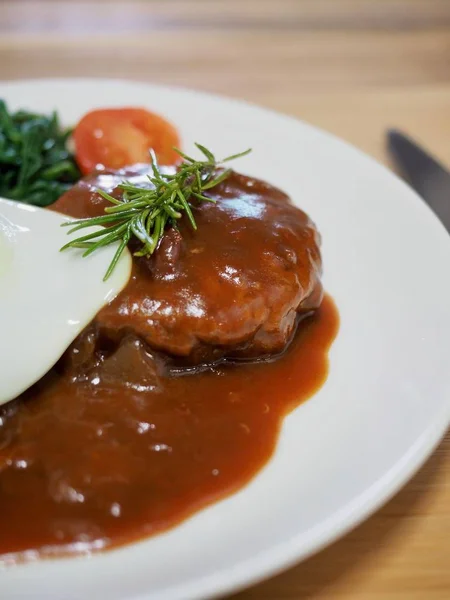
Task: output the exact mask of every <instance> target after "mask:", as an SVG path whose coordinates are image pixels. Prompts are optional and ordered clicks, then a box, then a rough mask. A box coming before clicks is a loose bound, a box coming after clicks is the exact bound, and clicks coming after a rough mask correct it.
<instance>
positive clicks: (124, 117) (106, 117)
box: [73, 108, 180, 174]
mask: <svg viewBox="0 0 450 600" xmlns="http://www.w3.org/2000/svg"><path fill="white" fill-rule="evenodd" d="M73 138H74V142H75V156H76V160H77V163H78V166H79V167H80V169H81V171H82V172H83V173H84V174H87V173H90V172H91V171H93V170H94V169H95V168H97V167H99V166H100V167H105V168H110V169H120V168H122V167H126V166H128V165H133V164H135V163H148V162H150V155H149V149H150V148H153V150H154V151H155V153H156V157H157V158H158V161H159V163H160V164H162V165H172V164H176V163H178V162H180V157H179V155H178V154H177V153H176V152H175V151H174V150H173V146H177V147H178V146H179V144H180V140H179V137H178V133H177V131H176V129H175V128H174V127H173V125H171V124H170V123H169V122H168V121H166V120H165V119H163V118H162V117H160V116H159V115H156V114H154V113H151V112H149V111H148V110H145V109H143V108H104V109H98V110H93V111H91V112H89V113H87V114H86V115H85V116H84V117H83V118H82V119H81V121H80V122H79V123H78V125H77V126H76V128H75V131H74V133H73Z"/></svg>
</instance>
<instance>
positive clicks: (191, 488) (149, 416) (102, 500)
mask: <svg viewBox="0 0 450 600" xmlns="http://www.w3.org/2000/svg"><path fill="white" fill-rule="evenodd" d="M337 329H338V315H337V311H336V308H335V306H334V303H333V301H332V300H331V299H330V297H328V296H325V299H324V301H323V303H322V305H321V307H320V308H319V310H318V311H317V313H316V314H315V315H314V316H312V317H309V318H308V319H306V320H304V321H303V322H302V323H301V324H300V326H299V329H298V331H297V334H296V336H295V338H294V340H293V342H292V343H291V345H290V346H289V348H288V350H287V351H286V352H285V353H284V354H283V355H282V356H281V357H279V358H278V359H276V360H273V361H272V362H260V363H240V364H223V365H221V366H216V367H210V368H209V369H207V370H206V371H202V372H196V373H190V374H183V375H178V376H170V377H166V378H164V380H163V385H162V389H160V390H158V391H153V392H152V391H150V392H136V391H134V390H125V391H124V389H123V388H122V389H120V390H117V391H116V392H114V391H111V389H108V390H104V389H102V387H101V386H95V385H88V386H86V385H79V384H77V383H73V382H71V381H70V378H69V377H61V376H59V375H57V374H54V373H53V374H52V373H51V374H50V375H48V376H47V377H46V378H45V379H44V380H43V381H42V382H41V384H40V385H39V386H37V387H35V388H33V389H32V390H31V391H30V392H29V393H28V395H27V397H25V398H21V399H18V400H16V401H14V402H13V403H10V404H9V405H6V406H4V407H2V408H1V409H0V532H1V533H0V563H1V562H2V560H3V561H6V562H14V561H17V560H23V559H24V558H25V559H26V558H31V557H37V556H52V555H55V554H56V555H58V554H67V553H71V552H83V551H87V550H93V549H100V548H105V547H110V546H117V545H120V544H124V543H127V542H131V541H133V540H136V539H138V538H142V537H145V536H148V535H152V534H154V533H157V532H160V531H162V530H165V529H168V528H170V527H172V526H174V525H176V524H177V523H179V522H180V521H181V520H183V519H185V518H186V517H188V516H189V515H191V514H192V513H194V512H195V511H197V510H199V509H201V508H203V507H205V506H206V505H208V504H210V503H212V502H215V501H217V500H219V499H221V498H223V497H225V496H226V495H228V494H231V493H233V492H235V491H236V490H238V489H239V488H240V487H242V486H243V485H244V484H246V483H247V482H248V481H249V480H250V479H251V478H252V477H253V476H254V475H255V474H256V473H257V472H258V471H259V470H260V469H261V468H262V467H263V466H264V465H265V464H266V462H267V461H268V460H269V459H270V457H271V455H272V453H273V451H274V449H275V445H276V440H277V436H278V433H279V429H280V425H281V423H282V420H283V417H284V416H285V415H286V413H288V412H289V411H291V410H292V409H293V408H295V407H296V406H298V405H299V404H300V403H301V402H302V401H304V400H306V399H307V398H309V397H310V396H311V395H312V394H314V392H315V391H317V390H318V389H319V388H320V386H321V385H322V384H323V383H324V381H325V379H326V376H327V371H328V350H329V347H330V345H331V343H332V341H333V339H334V337H335V335H336V333H337Z"/></svg>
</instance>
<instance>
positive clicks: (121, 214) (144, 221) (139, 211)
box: [61, 144, 250, 280]
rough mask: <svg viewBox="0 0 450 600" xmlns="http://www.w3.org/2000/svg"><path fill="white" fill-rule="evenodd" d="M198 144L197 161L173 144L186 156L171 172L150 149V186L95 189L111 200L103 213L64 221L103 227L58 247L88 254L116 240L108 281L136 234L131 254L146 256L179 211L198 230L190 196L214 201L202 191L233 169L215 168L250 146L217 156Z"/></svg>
mask: <svg viewBox="0 0 450 600" xmlns="http://www.w3.org/2000/svg"><path fill="white" fill-rule="evenodd" d="M196 146H197V148H198V149H199V150H200V151H201V152H202V154H203V155H204V156H205V158H206V160H195V159H194V158H191V157H190V156H187V155H186V154H184V153H183V152H181V150H178V149H177V148H175V150H176V151H177V152H178V154H179V155H180V156H181V157H182V158H183V159H184V163H182V164H181V165H180V166H179V167H178V170H177V172H176V173H175V174H173V175H169V174H166V173H162V172H161V171H160V169H159V167H158V163H157V161H156V156H155V154H154V152H152V151H151V152H150V154H151V158H152V170H153V176H149V180H150V183H151V184H152V187H151V188H150V189H148V188H142V187H139V186H136V185H133V184H131V183H129V182H127V181H124V182H122V183H121V184H120V185H119V186H118V188H119V189H120V190H121V191H122V196H121V198H120V199H117V198H114V197H113V196H111V195H110V194H107V193H106V192H103V191H102V190H98V193H99V194H100V195H101V196H102V197H103V198H104V199H105V200H108V202H110V203H111V204H112V206H109V207H107V208H105V214H104V215H102V216H100V217H92V218H87V219H79V220H78V221H71V222H67V223H63V226H70V227H71V229H70V231H69V232H68V233H69V234H71V233H74V232H75V231H79V230H80V229H84V228H85V227H93V226H98V225H101V226H103V228H102V229H100V230H97V231H94V232H93V233H88V234H87V235H84V236H81V237H79V238H77V239H75V240H72V241H70V242H69V243H68V244H66V245H65V246H63V248H61V250H65V249H66V248H86V251H85V252H84V254H83V256H88V255H89V254H91V253H92V252H95V251H96V250H97V249H99V248H101V247H103V246H107V245H109V244H113V243H115V242H119V246H118V248H117V251H116V253H115V255H114V258H113V260H112V262H111V264H110V266H109V268H108V270H107V271H106V274H105V277H104V279H105V280H106V279H108V277H109V276H110V275H111V273H112V272H113V270H114V268H115V266H116V264H117V262H118V260H119V258H120V256H121V254H122V252H123V251H124V249H125V247H126V246H127V244H128V243H129V241H130V240H131V239H132V238H136V239H137V240H138V241H139V242H140V243H141V244H142V247H141V248H140V249H139V250H137V251H136V252H135V253H134V255H135V256H149V255H151V254H153V252H154V251H155V250H156V248H157V247H158V243H159V241H160V239H161V238H162V237H163V235H164V230H165V228H166V227H167V226H168V225H171V226H172V227H176V226H177V221H178V219H181V217H182V216H183V213H185V214H186V216H187V217H188V219H189V221H190V223H191V226H192V227H193V229H197V224H196V222H195V218H194V213H193V210H195V204H194V205H193V204H192V202H191V201H192V200H197V201H202V202H215V200H213V199H212V198H209V197H208V196H205V195H204V192H207V191H208V190H210V189H211V188H213V187H214V186H216V185H218V184H219V183H221V182H222V181H224V180H225V179H226V178H227V177H228V175H229V174H230V173H231V169H225V170H223V171H218V170H217V169H218V167H220V166H221V165H222V164H223V163H225V162H228V161H230V160H234V159H235V158H240V157H241V156H245V155H246V154H248V153H249V152H250V150H246V151H245V152H241V153H240V154H234V155H233V156H229V157H227V158H224V159H223V160H219V161H216V158H215V157H214V155H213V154H212V152H211V151H210V150H208V149H207V148H205V147H204V146H201V145H200V144H196Z"/></svg>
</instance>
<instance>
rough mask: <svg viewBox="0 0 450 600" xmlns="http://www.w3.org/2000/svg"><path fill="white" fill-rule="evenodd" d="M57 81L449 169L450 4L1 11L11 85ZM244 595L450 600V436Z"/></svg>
mask: <svg viewBox="0 0 450 600" xmlns="http://www.w3.org/2000/svg"><path fill="white" fill-rule="evenodd" d="M50 76H51V77H54V76H56V77H68V76H92V77H122V78H129V79H139V80H144V81H149V82H161V83H170V84H177V85H183V86H189V87H195V88H198V89H201V90H208V91H213V92H219V93H225V94H227V95H229V96H235V97H240V98H244V99H246V100H249V101H253V102H257V103H259V104H262V105H265V106H268V107H270V108H273V109H276V110H279V111H282V112H286V113H289V114H291V115H295V116H297V117H300V118H302V119H304V120H306V121H309V122H311V123H314V124H316V125H318V126H320V127H323V128H325V129H327V130H329V131H332V132H333V133H335V134H338V135H340V136H341V137H343V138H345V139H347V140H348V141H350V142H352V143H354V144H356V145H357V146H359V147H360V148H362V149H363V150H365V151H366V152H368V153H369V154H371V155H373V156H374V157H376V158H377V159H379V160H380V161H382V162H384V163H386V164H389V161H388V158H387V156H386V153H385V141H384V135H385V131H386V128H387V127H389V126H397V127H401V128H403V129H405V130H406V131H408V132H409V133H410V134H411V135H414V136H415V137H416V138H418V139H419V140H421V141H422V142H423V143H424V144H425V145H426V146H428V147H429V148H430V149H431V150H432V151H433V152H434V153H435V154H436V155H437V156H439V157H440V158H441V160H442V161H444V162H445V163H447V164H448V165H450V143H449V140H450V0H271V1H268V0H164V1H163V0H148V1H143V0H142V1H133V0H131V1H128V2H125V1H120V2H115V1H106V0H103V1H100V0H98V1H91V2H75V1H69V0H59V1H57V0H54V1H40V0H33V1H31V0H26V1H25V0H1V2H0V79H21V78H29V77H33V78H36V77H50ZM449 201H450V199H449ZM443 275H444V276H446V275H445V274H443ZM233 598H234V599H235V600H238V599H239V600H250V599H252V600H278V599H279V600H294V599H306V598H308V599H313V600H319V599H320V600H324V599H326V600H335V599H336V600H340V599H346V600H347V599H348V600H448V599H449V598H450V437H449V436H447V438H446V439H445V440H444V441H443V442H442V444H441V445H440V447H439V448H438V450H437V451H436V452H435V454H434V455H433V456H432V458H431V459H430V460H429V461H428V462H427V464H426V465H425V466H424V467H423V468H422V469H421V471H420V472H419V473H418V474H417V475H416V476H415V478H414V479H413V480H412V481H411V482H410V483H409V484H408V485H407V486H406V487H405V488H404V489H403V490H402V491H401V492H400V493H399V494H397V496H396V497H395V498H394V499H393V500H391V501H390V502H389V503H388V504H387V505H386V506H385V507H384V508H383V509H381V510H380V511H379V512H378V513H376V514H375V515H374V516H372V517H371V518H370V519H369V520H368V521H366V522H365V523H364V524H363V525H361V526H359V527H358V528H356V529H355V530H354V531H353V532H352V533H350V534H349V535H347V536H346V537H345V538H344V539H342V540H340V541H339V542H337V543H335V544H334V545H333V546H331V547H329V548H328V549H326V550H324V551H322V552H321V553H319V554H317V555H316V556H314V557H312V558H310V559H309V560H307V561H306V562H304V563H302V564H301V565H299V566H297V567H295V568H293V569H291V570H289V571H288V572H285V573H283V574H281V575H278V576H277V577H275V578H273V579H271V580H269V581H266V582H264V583H261V584H259V585H257V586H256V587H253V588H250V589H248V590H245V591H243V592H240V593H239V594H237V595H235V596H233ZM5 600H6V599H5Z"/></svg>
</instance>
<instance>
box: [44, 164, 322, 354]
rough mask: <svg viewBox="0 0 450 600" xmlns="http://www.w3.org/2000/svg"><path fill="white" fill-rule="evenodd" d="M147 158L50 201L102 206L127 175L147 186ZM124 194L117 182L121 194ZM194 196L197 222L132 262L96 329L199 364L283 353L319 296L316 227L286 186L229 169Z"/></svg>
mask: <svg viewBox="0 0 450 600" xmlns="http://www.w3.org/2000/svg"><path fill="white" fill-rule="evenodd" d="M147 173H149V166H148V165H138V166H135V167H132V168H128V169H125V170H120V171H116V172H100V173H97V174H94V175H91V176H89V177H87V178H85V179H84V180H82V181H80V182H79V183H78V184H77V185H76V186H74V187H73V188H72V189H71V190H69V191H68V192H67V193H66V194H64V195H63V196H62V197H61V198H60V199H59V200H58V201H57V202H56V203H55V204H54V205H53V206H52V208H53V209H54V210H56V211H59V212H62V213H65V214H67V215H70V216H72V217H76V218H82V217H93V216H99V215H101V214H103V211H104V208H105V207H106V206H108V205H109V203H108V202H107V201H106V200H104V199H103V198H101V196H99V194H97V193H96V191H95V190H96V189H97V188H100V189H103V190H105V191H108V192H112V191H113V190H114V189H115V188H116V186H117V185H118V184H119V183H120V182H121V181H123V180H124V179H127V180H129V181H130V182H132V183H134V184H142V186H143V187H144V186H146V185H150V184H149V182H148V179H147V177H146V175H147ZM118 193H120V192H119V191H118V190H115V191H114V192H113V194H114V195H116V196H117V194H118ZM207 195H209V197H210V198H211V199H213V200H215V203H212V202H211V203H209V202H198V203H197V202H196V201H194V202H195V207H194V209H193V210H194V215H195V219H196V222H197V227H198V229H197V230H196V231H195V230H193V229H192V227H191V225H190V223H189V221H188V220H187V219H186V218H183V219H181V220H180V221H179V229H178V230H176V229H174V228H171V229H168V230H167V231H166V233H165V235H164V238H163V239H162V241H161V242H160V244H159V246H158V248H157V250H156V251H155V253H154V254H153V255H152V256H151V257H143V258H138V259H136V260H135V261H134V266H133V273H132V277H131V279H130V281H129V283H128V285H127V287H126V288H125V289H124V290H123V291H122V292H121V294H120V295H119V296H118V297H117V298H116V299H115V300H114V301H113V302H112V303H111V304H109V305H108V306H106V307H104V308H103V309H102V310H101V311H100V312H99V314H98V315H97V317H96V320H95V327H96V330H97V332H98V333H99V335H101V336H102V337H103V338H106V339H108V340H110V341H112V342H114V343H119V342H120V341H121V340H122V339H123V338H124V337H126V336H127V335H128V334H133V335H135V336H138V338H140V339H141V340H143V341H144V342H145V343H146V344H147V345H148V346H149V347H150V348H151V349H153V350H156V351H158V352H163V353H166V354H168V355H170V356H172V357H174V358H175V357H177V359H178V360H181V361H182V362H187V363H189V364H199V363H205V362H213V361H216V360H219V359H221V358H234V359H246V358H256V357H262V356H268V355H274V354H278V353H280V352H282V351H283V350H284V349H285V347H286V345H287V344H288V343H289V341H290V339H291V337H292V335H293V333H294V331H295V328H296V325H297V323H298V320H299V317H301V316H303V315H306V314H308V313H310V312H311V311H313V310H314V309H316V308H318V306H319V305H320V303H321V300H322V286H321V283H320V275H321V257H320V251H319V243H320V238H319V234H318V232H317V230H316V228H315V226H314V224H313V223H312V222H311V220H310V219H309V217H308V216H307V215H306V214H305V213H304V212H303V211H301V210H300V209H299V208H297V207H295V206H294V205H293V204H292V203H291V201H290V199H289V197H288V196H287V195H286V194H285V193H283V192H282V191H280V190H279V189H277V188H275V187H273V186H271V185H269V184H267V183H265V182H263V181H260V180H257V179H253V178H251V177H246V176H244V175H240V174H238V173H232V174H231V175H230V176H229V177H228V178H227V179H226V180H225V181H224V182H222V183H221V184H219V185H218V186H217V187H214V188H213V189H211V190H209V192H208V194H207Z"/></svg>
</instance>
